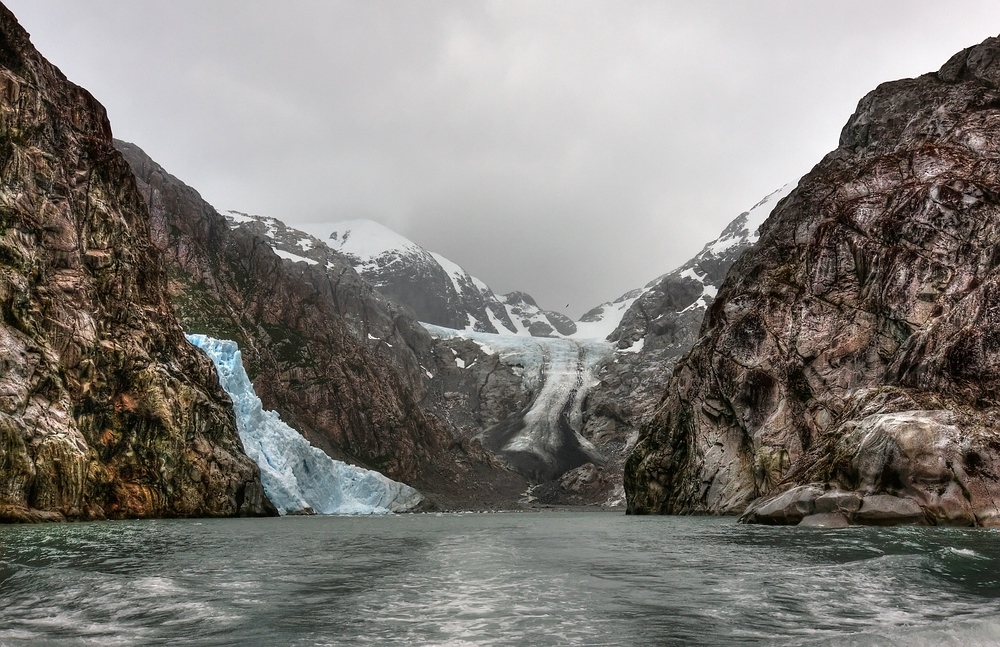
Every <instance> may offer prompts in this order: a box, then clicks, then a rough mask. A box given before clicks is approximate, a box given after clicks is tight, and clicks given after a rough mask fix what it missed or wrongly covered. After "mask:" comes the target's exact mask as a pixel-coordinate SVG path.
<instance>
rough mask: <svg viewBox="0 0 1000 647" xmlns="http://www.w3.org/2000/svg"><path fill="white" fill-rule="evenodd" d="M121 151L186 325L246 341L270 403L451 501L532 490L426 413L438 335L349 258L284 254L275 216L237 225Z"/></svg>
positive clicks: (324, 443) (356, 457)
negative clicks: (319, 261) (269, 234)
mask: <svg viewBox="0 0 1000 647" xmlns="http://www.w3.org/2000/svg"><path fill="white" fill-rule="evenodd" d="M117 146H118V147H119V149H120V150H121V152H122V153H123V154H124V156H125V158H126V159H127V160H128V163H129V165H130V166H131V168H132V171H133V172H134V174H135V176H136V180H137V182H138V185H139V187H140V190H141V192H142V195H143V196H144V198H145V200H146V202H147V203H148V204H149V210H150V218H151V221H150V222H151V227H152V233H153V241H154V243H155V245H156V246H157V247H159V248H160V249H161V250H162V251H163V253H164V256H165V258H166V262H167V267H168V273H169V276H170V293H171V299H172V301H173V304H174V308H175V311H176V313H177V316H178V318H179V319H180V320H181V323H182V325H183V326H184V328H185V331H186V332H191V333H195V332H197V333H204V334H208V335H211V336H213V337H218V338H223V339H232V340H234V341H236V342H237V343H238V344H239V345H240V348H241V350H242V352H243V360H244V365H245V366H246V367H247V370H248V373H249V375H250V378H251V380H252V381H253V383H254V388H255V390H256V392H257V395H258V396H260V398H261V400H262V401H263V403H264V406H265V408H267V409H271V410H274V411H278V412H279V414H280V415H281V418H282V419H283V420H284V421H285V422H287V423H288V424H289V425H291V426H292V427H293V428H295V429H297V430H298V431H299V432H300V433H302V434H303V435H304V436H305V437H306V438H308V439H309V441H310V442H312V443H313V444H314V445H316V446H318V447H320V448H322V449H323V450H324V451H325V452H327V453H328V454H329V455H330V456H332V457H334V458H336V459H339V460H344V461H346V462H349V463H353V464H357V465H361V466H363V467H367V468H370V469H375V470H378V471H379V472H382V473H383V474H385V475H386V476H388V477H390V478H392V479H395V480H398V481H402V482H405V483H407V484H408V485H411V486H413V487H415V488H417V489H418V490H420V491H421V493H423V494H425V495H427V496H428V497H429V498H430V499H431V500H433V501H435V502H436V503H438V504H439V505H442V506H445V507H484V506H486V507H492V506H494V505H498V504H500V503H503V502H510V501H512V500H515V499H516V495H517V493H519V492H522V491H523V490H524V489H525V487H526V485H525V483H524V480H523V479H522V478H521V477H519V476H518V475H516V474H514V473H512V472H510V471H509V470H507V469H506V468H505V467H504V466H502V465H501V464H499V462H497V461H495V459H493V458H492V457H490V456H488V455H487V454H486V453H485V452H484V451H483V450H482V448H481V447H479V446H478V445H477V444H476V443H471V442H469V441H467V440H463V439H461V438H458V437H455V436H453V435H452V434H451V433H449V431H448V430H447V428H446V427H445V426H444V425H443V424H442V423H441V422H440V421H439V420H438V419H437V418H436V417H435V416H433V415H430V414H428V413H426V412H425V411H424V410H423V409H422V408H421V405H420V402H421V399H422V398H423V396H424V392H425V386H424V380H425V379H427V378H426V371H425V368H424V366H431V365H432V364H431V361H432V360H431V359H430V358H429V353H430V348H431V339H430V337H429V336H428V335H427V333H426V331H424V329H423V328H421V327H420V325H419V324H417V322H416V321H414V320H413V319H411V318H410V317H408V316H407V315H406V314H405V313H404V312H403V311H401V310H399V309H398V308H396V307H394V306H392V305H391V304H389V303H388V302H387V301H386V300H385V299H384V298H383V297H382V296H380V295H379V294H378V293H377V292H375V291H374V289H373V288H372V286H371V285H370V284H368V283H366V282H365V281H363V280H362V279H361V278H360V277H359V276H358V275H357V273H356V272H355V271H354V269H353V268H352V267H351V266H350V265H349V264H348V262H347V261H346V260H345V259H343V258H342V257H341V256H340V255H339V254H333V253H331V255H330V256H329V257H328V258H326V263H325V264H324V265H307V264H305V263H295V262H292V261H290V260H283V259H282V258H280V257H279V256H278V255H276V254H275V253H274V251H273V250H272V248H271V247H270V245H269V243H268V241H267V239H266V237H265V236H264V233H263V231H262V227H263V225H262V224H260V223H250V224H247V225H243V226H241V227H239V228H236V229H230V227H229V225H228V224H227V223H226V220H225V219H224V218H223V216H222V215H220V214H219V213H218V212H216V210H215V209H214V208H213V207H212V206H211V205H209V204H208V203H206V202H205V201H204V200H202V199H201V197H200V196H199V195H198V193H197V192H196V191H195V190H194V189H192V188H191V187H189V186H187V185H185V184H184V183H183V182H181V181H180V180H178V179H177V178H175V177H173V176H172V175H170V174H169V173H167V172H166V171H164V170H163V168H162V167H160V166H159V165H158V164H156V163H155V162H154V161H152V160H151V159H150V158H149V157H148V156H147V155H146V154H145V153H143V152H142V150H140V149H139V148H138V147H137V146H135V145H132V144H128V143H125V142H117ZM425 356H426V357H427V359H421V357H425ZM422 362H423V366H422Z"/></svg>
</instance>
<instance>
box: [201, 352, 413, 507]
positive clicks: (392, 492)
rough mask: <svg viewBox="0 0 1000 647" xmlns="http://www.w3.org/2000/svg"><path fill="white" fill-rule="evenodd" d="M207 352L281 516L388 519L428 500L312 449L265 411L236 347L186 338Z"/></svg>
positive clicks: (393, 482)
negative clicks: (305, 513) (373, 516)
mask: <svg viewBox="0 0 1000 647" xmlns="http://www.w3.org/2000/svg"><path fill="white" fill-rule="evenodd" d="M185 336H186V337H187V339H188V341H189V342H191V343H192V344H193V345H195V346H196V347H198V348H199V349H201V350H202V351H203V352H204V353H205V354H206V355H208V357H209V358H211V360H212V362H213V363H214V364H215V368H216V370H217V372H218V374H219V383H220V384H221V385H222V388H223V389H225V390H226V393H228V394H229V397H230V398H231V399H232V401H233V410H234V413H235V414H236V426H237V429H238V431H239V434H240V440H241V441H242V442H243V448H244V451H245V452H246V454H247V456H249V457H250V458H251V459H252V460H253V461H254V462H255V463H257V465H258V467H260V480H261V483H262V484H263V486H264V492H266V493H267V496H268V498H269V499H271V502H272V503H274V505H275V507H276V508H277V509H278V512H279V514H283V515H284V514H288V513H292V512H303V511H308V510H312V511H313V512H316V513H319V514H387V513H389V512H405V511H407V510H412V509H413V508H415V507H416V506H417V505H419V504H420V502H421V501H422V500H423V496H422V495H421V494H420V493H419V492H417V491H416V490H414V489H413V488H411V487H410V486H408V485H405V484H403V483H399V482H397V481H393V480H391V479H389V478H387V477H386V476H384V475H382V474H379V473H378V472H374V471H372V470H366V469H363V468H360V467H355V466H353V465H348V464H347V463H344V462H341V461H336V460H333V459H332V458H330V457H329V456H327V455H326V454H325V453H324V452H323V451H322V450H320V449H319V448H318V447H314V446H312V445H311V444H310V443H309V441H308V440H306V439H305V438H303V437H302V435H301V434H299V432H297V431H295V430H294V429H292V428H291V427H289V426H288V425H287V424H285V423H284V422H282V421H281V418H279V417H278V414H277V413H276V412H274V411H265V410H264V409H263V406H262V404H261V401H260V398H258V397H257V394H256V393H255V392H254V389H253V384H251V382H250V378H249V377H248V376H247V373H246V370H244V368H243V359H242V354H241V353H240V350H239V347H238V346H237V344H236V342H233V341H229V340H224V339H214V338H212V337H208V336H206V335H185Z"/></svg>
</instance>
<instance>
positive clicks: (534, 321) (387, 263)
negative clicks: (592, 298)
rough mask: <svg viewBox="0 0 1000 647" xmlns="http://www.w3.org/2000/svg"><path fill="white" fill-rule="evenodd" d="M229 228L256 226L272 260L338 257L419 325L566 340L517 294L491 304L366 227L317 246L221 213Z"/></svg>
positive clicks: (545, 314)
mask: <svg viewBox="0 0 1000 647" xmlns="http://www.w3.org/2000/svg"><path fill="white" fill-rule="evenodd" d="M224 215H225V216H226V218H227V219H228V220H229V222H230V224H232V225H234V226H239V225H242V224H246V223H256V224H257V226H258V227H262V228H261V233H263V234H264V235H265V236H266V237H267V238H268V239H269V240H270V242H271V244H272V246H273V247H274V249H275V251H276V253H277V254H278V255H279V256H281V257H283V258H286V259H289V260H292V261H300V262H304V263H309V264H314V265H315V264H324V265H328V264H329V263H330V258H331V254H341V255H342V256H343V257H344V258H346V259H348V261H349V262H350V263H351V265H353V267H354V269H355V270H356V271H357V272H358V274H360V275H361V276H362V277H363V278H365V279H366V280H367V281H368V282H369V283H371V284H372V285H373V286H375V288H376V289H377V290H378V291H379V292H381V293H382V294H383V295H384V296H385V297H386V298H387V299H389V300H390V301H391V302H393V303H396V304H397V305H401V306H404V307H407V308H409V309H410V310H412V311H413V314H414V315H415V316H416V318H417V319H418V320H420V321H423V322H425V323H430V324H434V325H437V326H443V327H446V328H453V329H456V330H468V331H475V332H488V333H497V334H513V335H525V336H540V337H544V336H551V337H562V336H568V335H572V334H573V333H574V332H575V331H576V329H575V325H574V323H573V321H572V320H571V319H570V318H569V317H567V316H565V315H563V314H561V313H558V312H552V311H549V310H543V309H542V308H539V307H538V305H537V304H536V303H535V301H534V299H532V298H531V296H530V295H528V294H526V293H524V292H512V293H510V294H507V295H503V296H501V297H498V296H497V295H496V294H495V293H494V292H493V290H491V289H490V287H489V286H488V285H486V283H484V282H483V281H481V280H479V279H478V278H476V277H474V276H472V275H471V274H469V273H468V272H466V271H465V269H463V268H462V267H461V266H460V265H458V264H457V263H455V262H453V261H451V260H449V259H447V258H445V257H444V256H441V255H440V254H436V253H434V252H430V251H428V250H426V249H424V248H423V247H421V246H419V245H417V244H416V243H414V242H413V241H411V240H409V239H407V238H405V237H404V236H401V235H400V234H397V233H396V232H394V231H392V230H391V229H389V228H388V227H385V226H384V225H381V224H379V223H377V222H374V221H371V220H348V221H343V222H338V223H333V224H330V225H326V226H315V227H313V229H314V230H316V233H319V230H320V227H323V228H324V230H329V231H327V232H326V233H325V234H324V235H323V237H322V238H320V237H318V236H315V235H313V234H310V233H306V232H304V231H300V230H298V229H294V228H292V227H288V226H287V225H285V224H284V223H283V222H281V221H280V220H278V219H276V218H271V217H268V216H258V215H250V214H246V213H242V212H239V211H228V212H224Z"/></svg>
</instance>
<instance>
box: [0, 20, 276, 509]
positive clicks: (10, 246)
mask: <svg viewBox="0 0 1000 647" xmlns="http://www.w3.org/2000/svg"><path fill="white" fill-rule="evenodd" d="M0 312H2V315H3V320H2V322H0V520H3V521H11V520H16V521H25V520H37V519H78V518H89V519H99V518H122V517H150V516H201V515H236V514H263V513H266V512H268V510H269V509H270V510H273V508H270V504H269V503H268V502H267V500H266V498H265V496H264V491H263V489H262V488H261V484H260V480H259V474H258V471H257V467H256V466H255V465H254V464H253V463H252V462H251V461H250V459H248V458H247V457H246V456H245V455H244V454H243V449H242V446H241V445H240V441H239V437H238V436H237V433H236V426H235V421H234V419H233V413H232V406H231V404H230V402H229V398H228V397H227V396H226V394H225V393H224V392H223V391H222V390H221V388H220V387H219V385H218V380H217V378H216V376H215V371H214V369H213V368H212V365H211V363H210V362H209V361H208V359H207V358H206V357H204V356H203V355H202V354H201V353H200V352H199V351H198V350H197V349H195V348H194V347H192V346H191V345H190V344H188V343H187V342H186V341H185V339H184V337H183V335H182V332H181V329H180V327H179V326H178V324H177V320H176V319H175V318H174V316H173V313H172V311H171V308H170V305H169V302H168V301H167V298H166V290H165V281H164V277H163V274H162V270H161V259H160V256H159V254H158V253H157V251H156V249H155V248H154V247H153V246H152V245H151V243H150V236H149V226H148V223H147V212H146V208H145V205H144V203H143V201H142V198H141V197H140V196H139V193H138V192H137V190H136V185H135V181H134V180H133V179H132V175H131V173H130V171H129V168H128V165H127V164H126V163H125V161H124V160H123V159H122V157H121V155H119V154H118V152H117V151H116V150H115V149H114V147H113V146H112V141H111V127H110V125H109V123H108V120H107V117H106V115H105V111H104V109H103V107H102V106H101V105H100V104H99V103H97V101H96V100H94V98H93V97H91V96H90V94H88V93H87V92H86V91H85V90H83V89H81V88H79V87H77V86H75V85H73V84H72V83H70V82H68V81H67V80H66V78H65V77H64V76H63V75H62V74H61V73H60V72H59V70H57V69H56V68H55V67H54V66H52V65H51V64H49V63H48V62H47V61H45V59H43V58H42V56H41V55H40V54H39V53H38V52H37V51H35V49H34V48H33V47H32V45H31V43H30V41H29V40H28V34H27V33H25V32H24V30H23V29H22V28H21V27H20V26H19V25H18V24H17V22H16V19H15V18H14V16H13V15H12V14H11V13H10V12H9V11H8V10H7V9H6V8H4V7H2V6H0Z"/></svg>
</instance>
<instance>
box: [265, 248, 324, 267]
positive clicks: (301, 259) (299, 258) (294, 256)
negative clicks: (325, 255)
mask: <svg viewBox="0 0 1000 647" xmlns="http://www.w3.org/2000/svg"><path fill="white" fill-rule="evenodd" d="M271 249H273V250H274V253H275V254H277V255H278V256H280V257H281V258H285V259H288V260H290V261H295V262H296V263H308V264H310V265H319V261H317V260H314V259H312V258H306V257H305V256H299V255H298V254H293V253H291V252H286V251H285V250H283V249H278V248H277V247H272V248H271Z"/></svg>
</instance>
